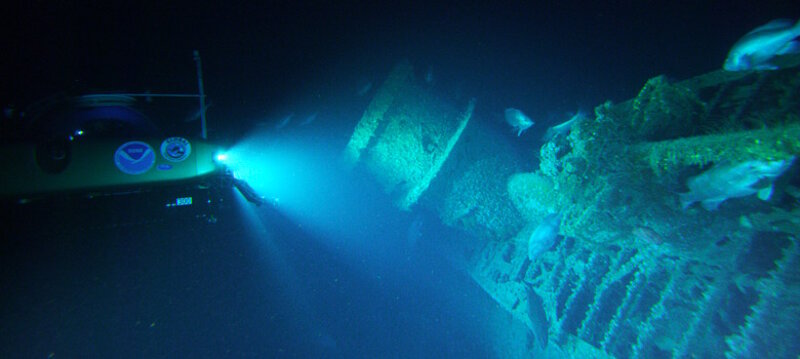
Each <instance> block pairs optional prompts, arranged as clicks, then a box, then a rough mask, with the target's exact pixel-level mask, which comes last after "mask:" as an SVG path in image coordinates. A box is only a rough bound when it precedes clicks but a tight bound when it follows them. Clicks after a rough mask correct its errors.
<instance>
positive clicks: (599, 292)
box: [344, 62, 800, 358]
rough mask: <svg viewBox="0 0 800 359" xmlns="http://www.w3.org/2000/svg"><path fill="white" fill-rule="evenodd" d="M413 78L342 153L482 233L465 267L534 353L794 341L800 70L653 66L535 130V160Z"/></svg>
mask: <svg viewBox="0 0 800 359" xmlns="http://www.w3.org/2000/svg"><path fill="white" fill-rule="evenodd" d="M415 81H418V80H416V79H415V78H414V76H413V71H412V70H411V67H410V65H409V64H408V63H405V62H404V63H401V64H400V65H398V67H396V68H395V71H394V72H393V73H392V75H390V76H389V79H387V81H386V82H385V83H384V84H383V86H382V87H381V89H379V90H378V95H377V96H376V98H375V99H374V100H373V103H372V104H371V105H370V107H369V109H368V110H367V111H366V112H365V114H364V117H363V118H362V121H361V123H359V126H358V127H357V129H356V131H355V133H354V135H353V138H352V139H351V142H350V144H349V145H348V148H347V149H346V151H345V154H344V157H345V160H346V162H347V163H349V164H350V165H351V167H354V168H361V169H363V170H365V171H367V172H369V173H370V174H371V175H372V176H373V177H375V178H378V179H379V180H380V182H381V183H384V185H385V187H386V190H387V192H388V193H390V194H391V195H393V196H395V197H396V198H397V199H398V202H397V203H398V206H399V207H401V208H403V209H406V210H408V209H412V208H415V206H418V207H425V208H427V209H429V210H433V211H435V212H437V213H438V214H439V216H440V218H441V219H442V222H443V223H445V224H446V225H449V226H452V227H454V228H458V229H462V230H464V232H465V233H470V234H471V236H474V237H477V240H478V241H480V242H481V243H484V244H483V245H482V247H480V248H482V249H479V250H476V251H474V252H472V253H470V258H471V261H470V264H469V271H470V273H471V275H472V277H473V278H474V279H475V281H476V282H477V283H479V284H480V285H481V286H482V287H483V288H484V289H485V290H486V292H487V293H489V294H490V295H491V296H492V297H493V298H494V299H495V300H496V301H497V302H498V303H499V304H500V305H501V306H503V307H504V308H505V309H506V310H507V311H508V312H509V313H510V314H511V315H512V316H513V317H514V318H515V319H516V320H517V321H518V322H520V323H523V324H524V326H525V327H526V328H528V329H529V330H530V333H533V334H532V335H533V336H534V337H535V340H533V341H531V342H532V343H537V344H536V345H529V346H528V350H529V352H530V353H531V354H532V355H537V354H543V355H547V356H551V357H558V356H559V355H567V356H572V357H589V356H591V357H606V356H607V357H621V358H626V357H664V356H673V357H683V356H686V355H688V354H689V353H691V354H692V355H695V356H699V357H740V356H741V355H742V354H744V353H748V354H747V355H753V354H752V353H763V354H764V355H769V356H773V357H785V354H787V353H798V351H800V348H799V347H798V346H800V344H793V343H800V338H798V337H797V333H796V331H795V330H793V329H792V328H793V327H794V325H795V324H794V318H800V280H798V277H800V267H798V265H797V262H798V261H799V260H800V247H799V246H798V243H797V235H798V233H800V189H798V187H800V183H798V181H797V175H796V173H797V172H798V170H797V165H796V164H795V157H797V156H798V155H800V116H799V115H798V112H797V109H798V108H800V69H799V68H798V67H796V66H787V67H785V69H783V70H779V71H769V72H725V71H717V72H712V73H709V74H706V75H702V76H698V77H695V78H692V79H689V80H685V81H673V80H670V79H667V78H666V77H665V76H657V77H654V78H652V79H650V80H648V81H647V82H646V83H645V84H644V85H643V87H642V89H641V90H640V91H639V93H638V94H635V97H634V98H632V99H631V100H628V101H625V102H622V103H616V104H615V103H611V102H606V103H603V104H600V105H598V106H597V107H596V108H595V109H594V111H593V113H589V114H581V115H580V116H578V115H576V116H573V119H574V121H570V122H569V123H568V124H567V125H564V126H562V127H559V128H557V129H553V130H552V131H548V133H549V134H550V135H548V136H545V137H544V138H543V141H542V142H540V143H541V147H540V148H539V149H538V169H536V170H534V171H524V170H522V169H523V168H526V166H524V165H523V164H524V163H525V162H526V161H531V160H532V159H531V158H519V157H514V156H509V155H507V154H508V153H511V152H513V151H508V149H507V148H506V147H505V146H507V145H506V144H504V141H502V140H498V139H497V138H494V137H492V136H490V135H487V133H488V134H491V131H486V129H485V128H483V127H482V126H483V123H484V122H482V121H480V119H471V117H472V114H473V109H474V108H475V107H476V106H480V104H479V103H478V104H476V103H475V101H474V100H465V99H462V100H461V102H460V103H457V104H455V105H454V106H433V107H431V106H430V104H432V103H440V102H441V99H439V98H438V97H437V95H436V94H435V93H433V92H431V91H428V90H423V89H421V88H420V87H416V86H415V85H414V83H415ZM463 109H466V110H463ZM399 149H402V150H399ZM554 218H556V219H555V220H554ZM554 221H557V222H554ZM554 231H555V232H557V233H558V238H557V239H556V238H551V236H547V235H542V233H550V232H554ZM539 238H544V239H541V240H539ZM532 239H536V240H532ZM464 240H465V241H469V240H474V239H470V238H466V237H465V239H464ZM531 243H533V245H532V244H531ZM542 243H546V244H548V245H547V246H546V247H547V248H544V249H542V248H539V247H541V246H543V244H542ZM531 248H533V249H531ZM775 248H778V249H775ZM530 253H534V255H531V254H530ZM779 311H780V312H782V314H781V313H779ZM787 335H788V336H795V337H794V338H793V339H792V340H789V339H787V337H786V336H787ZM631 343H633V344H631Z"/></svg>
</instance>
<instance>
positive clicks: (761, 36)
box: [722, 19, 800, 71]
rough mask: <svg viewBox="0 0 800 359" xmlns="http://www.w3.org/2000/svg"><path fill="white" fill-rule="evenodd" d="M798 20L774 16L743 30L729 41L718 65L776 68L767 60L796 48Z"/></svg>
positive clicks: (730, 68) (799, 33)
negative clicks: (740, 34)
mask: <svg viewBox="0 0 800 359" xmlns="http://www.w3.org/2000/svg"><path fill="white" fill-rule="evenodd" d="M798 36H800V21H798V22H796V23H794V22H792V20H786V19H778V20H773V21H770V22H768V23H766V24H764V25H762V26H759V27H757V28H755V29H753V30H752V31H750V32H748V33H747V34H745V35H744V36H743V37H742V38H741V39H739V41H737V42H736V44H734V45H733V47H732V48H731V51H730V52H729V53H728V57H727V58H726V59H725V63H724V64H723V65H722V68H723V69H725V70H726V71H745V70H777V69H778V66H776V65H774V64H772V63H770V60H772V58H773V57H775V56H776V55H785V54H790V53H797V52H800V43H798V42H797V41H795V40H794V39H795V38H797V37H798Z"/></svg>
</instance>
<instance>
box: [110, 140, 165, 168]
mask: <svg viewBox="0 0 800 359" xmlns="http://www.w3.org/2000/svg"><path fill="white" fill-rule="evenodd" d="M155 162H156V153H155V151H153V148H152V147H150V145H148V144H146V143H144V142H141V141H130V142H125V143H124V144H122V146H119V148H117V152H115V153H114V164H116V165H117V168H119V170H120V171H122V172H125V173H127V174H129V175H138V174H142V173H145V172H147V171H149V170H150V168H151V167H153V164H154V163H155Z"/></svg>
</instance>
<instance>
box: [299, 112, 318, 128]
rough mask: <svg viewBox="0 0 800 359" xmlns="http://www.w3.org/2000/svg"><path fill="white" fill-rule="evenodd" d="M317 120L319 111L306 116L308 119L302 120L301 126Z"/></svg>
mask: <svg viewBox="0 0 800 359" xmlns="http://www.w3.org/2000/svg"><path fill="white" fill-rule="evenodd" d="M316 120H317V113H316V112H314V113H312V114H310V115H308V117H306V119H305V120H303V122H300V126H306V125H310V124H312V123H313V122H314V121H316Z"/></svg>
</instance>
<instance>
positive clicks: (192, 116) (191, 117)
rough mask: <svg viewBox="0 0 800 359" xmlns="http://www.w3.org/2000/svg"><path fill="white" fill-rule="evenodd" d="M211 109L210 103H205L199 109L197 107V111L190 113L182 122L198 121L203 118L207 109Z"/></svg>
mask: <svg viewBox="0 0 800 359" xmlns="http://www.w3.org/2000/svg"><path fill="white" fill-rule="evenodd" d="M209 107H211V102H206V104H205V106H203V107H202V109H201V108H200V106H197V109H196V110H194V111H192V113H190V114H189V115H188V116H186V117H185V118H184V119H183V122H194V121H197V120H199V119H200V117H202V116H203V112H205V111H208V108H209Z"/></svg>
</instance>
